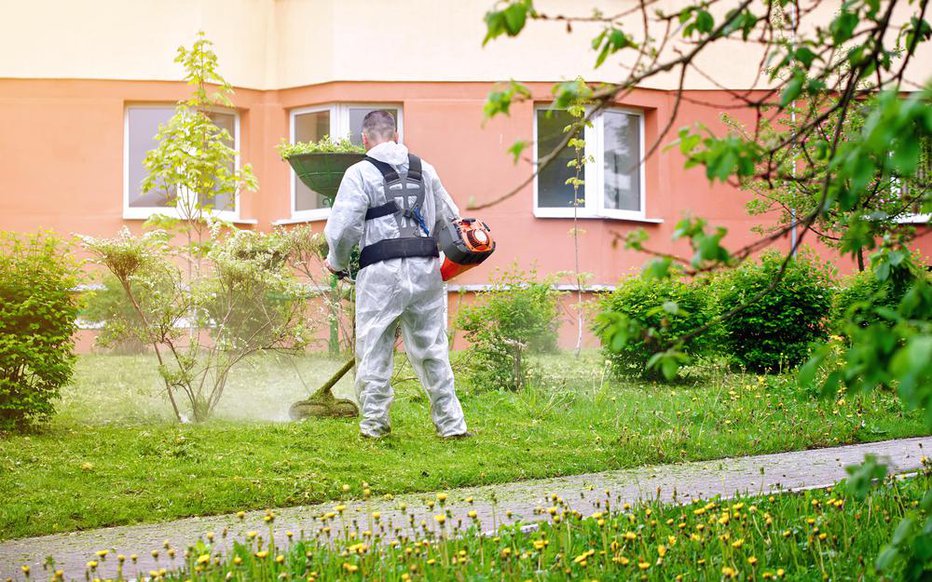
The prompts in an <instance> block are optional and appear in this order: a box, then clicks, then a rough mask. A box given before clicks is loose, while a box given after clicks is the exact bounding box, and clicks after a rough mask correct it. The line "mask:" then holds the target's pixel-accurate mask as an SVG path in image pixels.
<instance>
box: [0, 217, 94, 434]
mask: <svg viewBox="0 0 932 582" xmlns="http://www.w3.org/2000/svg"><path fill="white" fill-rule="evenodd" d="M61 247H62V243H61V241H59V240H58V239H57V238H55V237H53V236H51V235H34V236H18V235H15V234H12V233H3V234H0V257H2V258H0V431H10V430H22V429H25V428H28V427H29V426H30V425H32V424H34V423H37V422H42V421H45V420H47V419H48V418H49V417H50V416H51V415H52V413H54V412H55V406H54V404H53V400H55V399H56V398H58V396H59V391H60V389H61V387H62V386H64V385H65V384H67V383H68V381H69V380H71V375H72V372H73V371H74V362H75V357H74V333H75V331H76V329H77V326H76V323H75V322H76V318H77V314H78V307H77V298H76V295H75V292H74V287H75V285H77V282H78V276H77V273H78V268H77V265H76V264H75V263H74V262H73V261H72V260H71V259H69V258H68V257H67V256H66V255H65V254H64V251H63V250H62V248H61Z"/></svg>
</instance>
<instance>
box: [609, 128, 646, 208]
mask: <svg viewBox="0 0 932 582" xmlns="http://www.w3.org/2000/svg"><path fill="white" fill-rule="evenodd" d="M602 119H603V124H604V131H605V135H604V140H603V141H604V142H605V149H604V151H603V155H604V164H605V208H606V209H616V210H634V211H639V210H641V172H640V163H641V140H640V136H639V133H640V128H641V124H640V118H639V117H638V116H637V115H631V114H628V113H622V112H620V111H606V112H605V113H603V114H602Z"/></svg>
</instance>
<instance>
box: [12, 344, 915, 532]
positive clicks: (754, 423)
mask: <svg viewBox="0 0 932 582" xmlns="http://www.w3.org/2000/svg"><path fill="white" fill-rule="evenodd" d="M399 359H401V358H399ZM339 364H340V362H339V361H335V360H328V359H325V358H322V357H314V356H308V357H304V358H301V359H300V360H298V361H297V362H295V363H294V365H293V363H292V362H291V361H290V360H289V359H287V358H284V357H271V356H268V357H261V358H254V359H253V360H250V361H248V362H246V363H245V364H244V366H243V367H242V368H240V370H239V373H238V374H236V375H235V376H234V378H233V380H232V382H231V385H230V386H229V389H228V392H227V394H226V395H225V400H224V402H223V403H222V405H221V409H220V410H219V413H218V417H217V418H216V419H215V420H213V421H211V422H208V423H205V424H203V425H178V424H175V423H173V422H172V421H171V418H170V413H169V410H170V409H169V407H168V404H167V403H166V402H165V401H163V399H162V397H161V396H160V395H159V390H158V389H159V383H158V378H157V376H156V373H155V371H154V369H153V366H152V361H151V360H150V359H147V358H144V357H129V356H123V357H118V356H85V357H82V358H81V359H80V360H79V365H78V371H77V379H76V382H75V385H74V386H72V387H70V388H68V389H67V390H66V391H65V393H64V396H63V400H62V402H61V403H60V407H59V408H60V414H59V415H58V416H57V417H56V418H55V420H54V422H53V423H52V425H51V426H50V427H48V428H47V429H46V430H44V431H43V432H42V433H40V434H34V435H30V436H7V437H4V438H2V439H0V495H2V496H3V503H2V504H0V538H15V537H22V536H30V535H41V534H48V533H53V532H62V531H70V530H75V529H85V528H93V527H102V526H110V525H119V524H131V523H140V522H154V521H162V520H169V519H174V518H179V517H184V516H192V515H205V514H217V513H225V512H232V511H237V510H241V509H242V510H247V509H261V508H267V507H276V506H287V505H297V504H306V503H315V502H321V501H326V500H331V499H336V498H338V497H339V492H340V486H341V485H342V484H343V483H352V484H356V483H359V482H361V481H367V482H368V483H369V484H370V486H371V489H372V491H373V493H374V494H380V493H389V492H391V493H401V492H414V491H431V490H442V489H448V488H452V487H457V486H465V485H480V484H489V483H499V482H506V481H514V480H519V479H529V478H537V477H551V476H558V475H568V474H574V473H583V472H591V471H600V470H607V469H616V468H623V467H631V466H637V465H645V464H655V463H670V462H676V461H682V460H698V459H710V458H720V457H725V456H734V455H746V454H758V453H769V452H777V451H786V450H792V449H804V448H809V447H817V446H828V445H835V444H839V443H853V442H860V441H867V440H879V439H887V438H896V437H905V436H914V435H920V434H925V431H924V428H923V423H922V421H921V418H920V417H919V415H918V414H915V413H907V412H905V411H904V410H903V409H902V407H901V406H900V404H899V402H898V400H897V399H896V398H895V397H893V396H892V395H889V394H873V395H870V396H865V397H854V396H846V397H845V398H844V399H843V400H839V401H835V400H834V399H833V400H827V401H825V400H817V399H813V398H811V397H810V396H808V395H806V394H802V393H800V392H799V390H798V389H796V388H795V387H794V384H793V382H792V380H791V379H789V378H784V377H772V378H758V377H756V376H753V375H744V374H731V373H725V372H723V371H722V370H720V369H715V368H710V369H707V370H700V371H699V373H697V374H696V375H695V376H690V377H688V379H687V380H686V381H684V382H683V383H681V384H679V385H677V386H674V387H669V386H659V385H650V384H646V383H645V384H639V383H617V382H613V381H610V380H609V379H608V377H607V376H605V375H604V374H603V368H602V360H601V358H600V357H599V356H598V354H596V353H594V352H593V353H589V354H584V357H583V358H581V359H579V360H576V359H573V358H572V356H569V355H562V356H547V357H545V358H543V362H542V364H543V366H542V369H543V370H545V375H544V377H543V378H541V380H540V383H541V384H542V385H543V386H545V387H539V388H535V389H533V390H528V391H526V392H524V393H520V394H511V393H473V392H472V391H470V390H469V389H468V387H463V388H462V389H461V396H462V401H463V407H464V409H465V411H466V416H467V421H468V422H469V425H470V428H471V429H472V430H475V431H476V432H477V433H478V436H477V437H476V438H473V439H470V440H465V441H454V442H446V441H442V440H440V439H438V438H436V437H435V436H434V432H433V427H432V425H431V423H430V421H429V419H428V411H427V400H426V398H425V396H424V395H423V393H422V392H421V391H420V388H418V387H417V386H416V385H415V384H413V383H411V382H410V381H407V380H404V379H405V378H407V377H410V376H411V370H410V367H408V366H399V371H398V374H397V376H398V377H399V380H403V381H400V382H399V383H398V386H397V399H396V402H395V405H394V406H393V408H392V419H393V433H392V436H391V437H389V438H387V439H384V440H382V441H377V442H371V441H361V440H360V439H359V438H358V436H357V427H356V424H355V422H354V421H351V420H349V421H348V420H319V421H310V422H303V423H291V422H286V421H284V419H285V418H286V416H287V409H288V406H289V405H290V403H291V402H293V401H294V400H297V399H299V398H301V397H303V395H304V394H306V392H307V389H306V388H305V387H304V384H303V383H302V382H304V383H307V384H308V385H310V386H316V385H317V384H318V383H319V382H320V381H321V380H322V379H323V378H325V377H327V376H328V375H329V373H330V371H332V370H334V369H336V368H337V367H338V366H339ZM694 373H695V371H694ZM339 388H340V390H341V391H345V390H348V389H350V386H349V383H348V382H346V381H344V382H343V383H341V385H340V387H339Z"/></svg>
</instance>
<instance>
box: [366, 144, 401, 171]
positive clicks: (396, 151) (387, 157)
mask: <svg viewBox="0 0 932 582" xmlns="http://www.w3.org/2000/svg"><path fill="white" fill-rule="evenodd" d="M366 155H367V156H369V157H370V158H375V159H376V160H378V161H380V162H385V163H386V164H391V165H393V166H407V165H408V148H406V147H405V146H403V145H401V144H400V143H395V142H393V141H386V142H382V143H380V144H379V145H377V146H374V147H373V148H372V149H370V150H369V151H368V152H366Z"/></svg>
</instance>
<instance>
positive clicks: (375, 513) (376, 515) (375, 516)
mask: <svg viewBox="0 0 932 582" xmlns="http://www.w3.org/2000/svg"><path fill="white" fill-rule="evenodd" d="M372 519H374V520H375V521H379V520H380V519H382V514H381V513H379V512H378V511H373V512H372Z"/></svg>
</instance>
